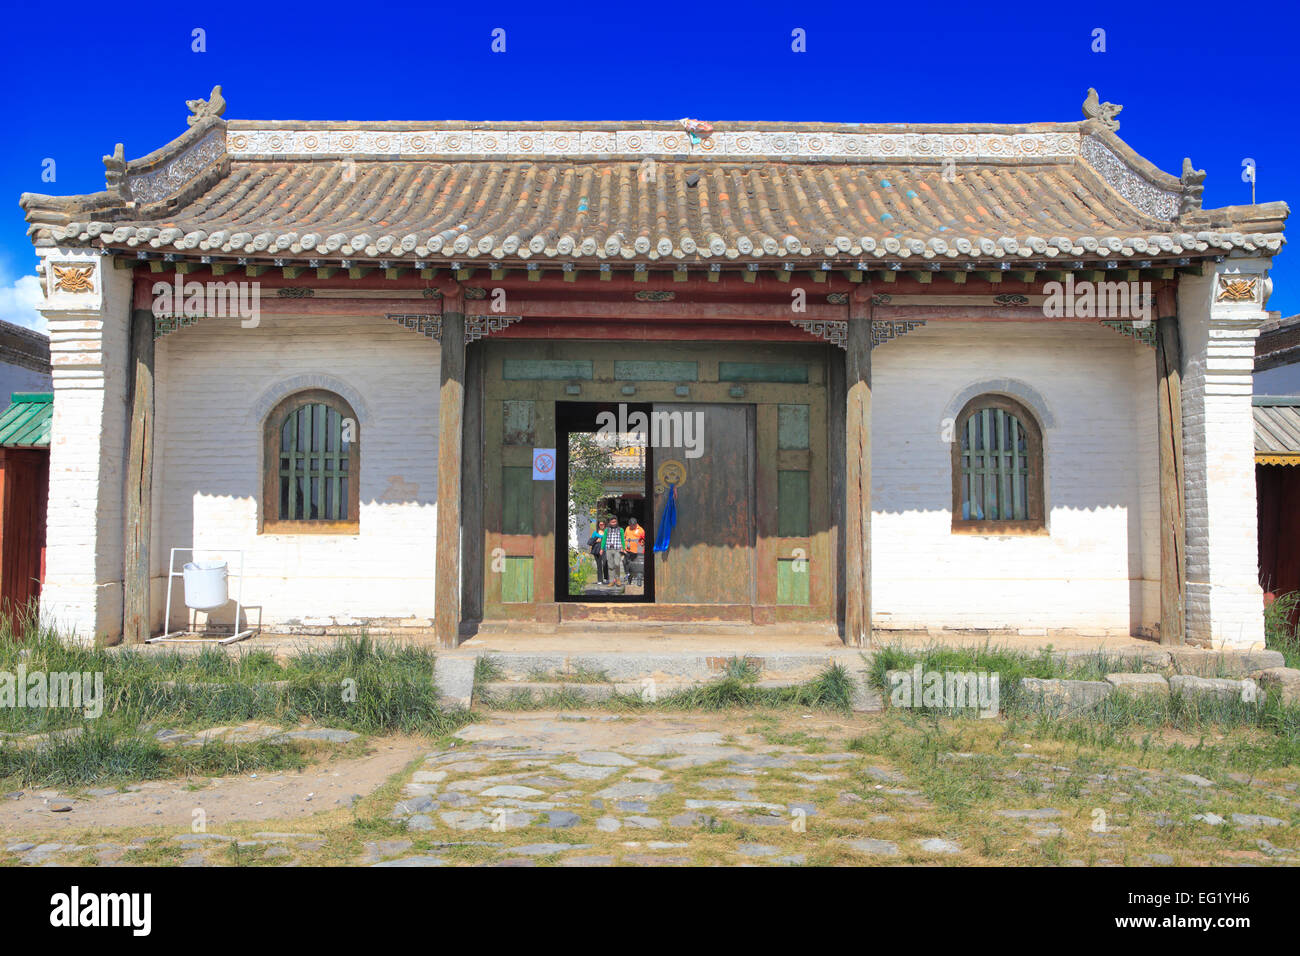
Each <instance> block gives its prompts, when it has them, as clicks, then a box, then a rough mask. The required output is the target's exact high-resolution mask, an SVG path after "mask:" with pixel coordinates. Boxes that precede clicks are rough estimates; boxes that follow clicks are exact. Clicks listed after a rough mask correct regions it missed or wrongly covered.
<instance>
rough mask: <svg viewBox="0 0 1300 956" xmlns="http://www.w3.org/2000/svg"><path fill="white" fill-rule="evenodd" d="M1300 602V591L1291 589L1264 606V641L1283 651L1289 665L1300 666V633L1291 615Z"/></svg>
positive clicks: (1274, 648)
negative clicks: (1293, 623) (1292, 621)
mask: <svg viewBox="0 0 1300 956" xmlns="http://www.w3.org/2000/svg"><path fill="white" fill-rule="evenodd" d="M1297 604H1300V591H1289V592H1287V593H1286V594H1281V595H1278V597H1277V598H1276V599H1275V600H1274V601H1273V603H1272V604H1270V605H1269V606H1268V607H1266V608H1264V643H1265V645H1266V646H1267V647H1269V648H1271V649H1272V650H1275V651H1281V652H1282V657H1283V659H1284V660H1285V661H1286V666H1287V667H1297V668H1300V634H1298V633H1297V631H1296V628H1295V626H1294V625H1292V623H1291V615H1292V614H1294V613H1295V609H1296V605H1297Z"/></svg>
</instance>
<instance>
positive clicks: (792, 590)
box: [776, 558, 812, 605]
mask: <svg viewBox="0 0 1300 956" xmlns="http://www.w3.org/2000/svg"><path fill="white" fill-rule="evenodd" d="M811 577H812V575H811V574H810V573H809V567H808V560H807V559H806V558H778V559H777V562H776V603H777V604H803V605H806V604H808V603H809V597H808V594H809V588H808V582H809V580H810V578H811Z"/></svg>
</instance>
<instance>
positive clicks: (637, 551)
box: [623, 518, 645, 587]
mask: <svg viewBox="0 0 1300 956" xmlns="http://www.w3.org/2000/svg"><path fill="white" fill-rule="evenodd" d="M623 542H624V546H623V551H624V554H625V556H626V557H625V562H624V563H625V564H626V566H627V583H628V584H632V585H636V586H638V587H640V586H643V585H644V584H645V528H643V527H641V525H640V524H639V523H638V522H637V520H636V519H635V518H628V519H627V530H626V531H624V532H623Z"/></svg>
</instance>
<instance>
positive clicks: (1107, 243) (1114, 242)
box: [38, 203, 1286, 272]
mask: <svg viewBox="0 0 1300 956" xmlns="http://www.w3.org/2000/svg"><path fill="white" fill-rule="evenodd" d="M1275 205H1284V204H1280V203H1279V204H1275ZM365 238H366V239H367V240H368V241H367V243H366V244H365V245H364V246H363V247H362V248H360V249H355V248H353V247H352V246H351V245H350V244H344V245H342V246H338V247H336V248H334V249H329V250H323V249H321V248H319V239H320V237H319V236H313V235H312V234H307V236H300V235H299V234H298V233H297V232H288V233H273V232H263V233H259V234H258V235H256V236H253V235H252V234H250V233H247V232H245V233H238V234H235V235H234V236H232V235H230V234H229V233H228V232H222V231H218V232H214V233H212V234H210V235H209V234H208V233H206V232H203V231H201V230H200V231H195V232H189V233H187V232H185V231H184V230H182V229H175V228H169V229H161V230H160V229H157V228H153V227H144V228H137V227H135V226H125V225H123V226H116V227H115V226H114V225H113V224H112V223H111V222H102V221H94V222H90V223H70V224H69V225H67V226H53V227H51V228H50V230H49V240H48V241H47V242H46V243H45V244H47V245H56V244H57V245H67V246H84V247H89V248H92V249H95V250H97V251H99V252H100V253H102V254H105V255H119V256H127V257H130V258H138V259H156V258H163V259H165V260H167V261H176V260H182V259H190V260H199V261H202V262H210V261H213V260H214V259H217V258H223V257H224V258H229V259H231V260H232V261H237V262H238V264H239V265H245V264H249V263H262V264H265V265H273V266H277V267H278V266H283V265H299V266H307V267H310V268H316V267H319V266H338V267H342V268H349V267H352V266H365V267H369V268H381V269H387V268H434V267H437V268H448V267H450V268H452V269H458V268H461V267H466V268H472V267H490V268H494V269H498V268H504V269H527V270H536V269H564V270H565V271H571V270H576V269H588V270H592V269H600V270H602V271H605V270H608V269H616V270H635V271H637V272H645V271H647V270H650V269H661V270H662V269H673V270H675V269H684V268H686V267H687V266H691V267H694V268H695V269H702V268H708V269H711V270H713V271H718V270H720V269H724V268H725V269H728V270H730V269H748V270H750V271H757V270H760V269H762V270H778V271H785V272H796V271H804V270H808V269H813V270H816V269H821V270H824V271H830V270H837V269H841V270H842V269H851V270H852V269H855V270H859V271H870V270H873V269H874V270H885V269H887V270H893V271H930V272H939V271H944V270H951V269H965V270H967V271H978V270H982V269H985V270H989V269H991V270H995V271H997V270H1001V271H1007V270H1008V269H1031V268H1034V269H1040V270H1041V269H1055V270H1064V271H1071V270H1074V271H1078V270H1084V269H1113V268H1116V267H1117V266H1118V265H1119V264H1121V263H1124V264H1127V263H1141V264H1145V265H1143V266H1142V267H1146V266H1149V265H1153V264H1156V263H1162V264H1168V265H1186V264H1187V263H1186V262H1183V261H1180V260H1182V259H1187V258H1201V259H1204V258H1213V257H1218V256H1223V255H1226V254H1229V253H1238V254H1242V253H1245V254H1252V255H1260V256H1273V255H1275V254H1277V253H1278V252H1279V251H1281V249H1282V246H1283V245H1284V244H1285V242H1286V239H1285V236H1284V235H1283V233H1282V232H1281V231H1276V232H1269V233H1251V234H1244V233H1240V232H1231V233H1225V232H1219V231H1209V230H1200V231H1198V232H1197V233H1195V234H1193V233H1190V232H1175V233H1171V234H1157V235H1148V236H1102V237H1100V238H1098V237H1093V236H1082V237H1077V238H1068V237H1054V238H1052V239H1051V240H1047V239H1043V238H1041V237H1034V236H1031V237H1029V238H1028V239H1024V240H1018V239H1015V238H1013V237H1007V236H1004V237H1000V238H999V239H997V240H996V241H994V240H992V239H984V238H982V239H980V240H978V241H977V242H973V241H966V240H958V242H959V243H960V244H961V245H949V242H948V241H947V240H944V239H937V238H936V239H930V240H929V241H928V242H927V241H923V240H921V239H903V240H892V241H891V240H889V239H887V240H886V241H885V243H884V244H880V243H877V242H875V240H873V239H870V238H869V237H867V238H864V239H859V240H857V241H848V242H846V245H847V246H848V248H847V249H845V250H844V251H843V252H841V251H840V250H839V249H838V248H836V247H827V248H823V249H820V250H817V249H813V248H810V247H807V246H801V248H800V249H799V250H797V251H790V252H777V253H776V254H775V255H772V256H766V255H765V254H764V253H763V251H762V250H761V249H760V248H758V247H757V246H753V247H751V248H750V249H749V250H748V251H747V253H745V254H742V253H741V252H740V251H739V250H737V249H735V248H734V247H732V248H724V249H723V250H722V251H721V252H718V253H711V252H710V251H708V250H704V249H697V250H694V251H692V252H690V253H688V252H686V251H685V250H683V249H682V248H681V247H680V246H676V247H674V248H672V249H670V250H669V251H668V252H666V253H665V252H660V251H659V250H657V249H650V250H648V251H646V252H644V253H642V252H640V251H639V250H638V249H636V248H635V247H629V246H626V245H624V246H621V247H620V248H619V249H618V250H617V251H616V252H613V253H611V252H609V251H608V249H607V248H606V247H600V246H596V248H594V249H593V250H592V251H591V252H590V254H589V255H584V254H583V253H584V252H585V251H586V250H584V248H583V246H584V245H586V244H587V240H585V239H584V240H582V241H581V242H574V243H573V244H572V246H571V247H570V248H569V249H568V250H567V251H566V252H561V251H560V250H559V249H558V248H555V247H547V248H544V249H542V250H541V251H539V252H537V253H530V252H529V251H528V250H527V249H524V248H517V249H516V250H514V255H513V256H511V255H507V254H506V253H505V250H504V249H502V248H500V247H497V248H494V249H490V250H488V251H486V252H480V251H479V250H477V249H475V248H473V247H472V246H471V247H470V248H468V249H465V250H463V251H458V250H455V249H453V250H451V251H450V252H446V251H442V250H438V251H434V250H431V249H429V248H427V247H426V246H423V245H418V246H414V247H413V248H411V249H409V250H407V249H404V248H402V245H401V243H402V241H405V240H399V238H398V237H396V236H381V237H379V238H378V239H377V240H376V239H375V237H374V236H370V235H367V236H366V237H365ZM304 239H306V240H308V242H311V245H310V246H306V245H305V243H304V241H303V240H304ZM235 240H239V241H238V242H236V241H235ZM313 240H314V241H313ZM385 240H387V241H386V242H385ZM379 243H383V244H382V245H379ZM592 244H593V245H594V241H593V243H592ZM38 245H40V243H38Z"/></svg>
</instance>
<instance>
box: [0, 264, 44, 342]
mask: <svg viewBox="0 0 1300 956" xmlns="http://www.w3.org/2000/svg"><path fill="white" fill-rule="evenodd" d="M41 299H42V296H41V280H40V279H38V278H37V277H36V276H34V275H26V276H19V277H18V278H17V279H15V280H14V281H13V282H11V283H9V284H8V285H0V319H4V320H5V321H6V322H12V323H13V324H14V325H21V326H23V328H27V329H35V330H36V331H37V332H40V333H41V334H42V335H47V334H49V328H48V327H47V326H46V323H45V316H43V315H41V314H40V313H39V312H37V311H36V307H37V306H38V305H40V303H41Z"/></svg>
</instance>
